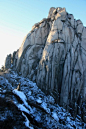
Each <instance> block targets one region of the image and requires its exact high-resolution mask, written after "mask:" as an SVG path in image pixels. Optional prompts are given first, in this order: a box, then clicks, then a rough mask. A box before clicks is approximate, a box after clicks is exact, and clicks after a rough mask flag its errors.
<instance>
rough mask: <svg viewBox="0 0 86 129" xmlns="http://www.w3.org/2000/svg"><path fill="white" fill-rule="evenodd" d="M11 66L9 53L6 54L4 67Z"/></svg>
mask: <svg viewBox="0 0 86 129" xmlns="http://www.w3.org/2000/svg"><path fill="white" fill-rule="evenodd" d="M10 67H11V54H9V55H7V57H6V59H5V69H8V68H10Z"/></svg>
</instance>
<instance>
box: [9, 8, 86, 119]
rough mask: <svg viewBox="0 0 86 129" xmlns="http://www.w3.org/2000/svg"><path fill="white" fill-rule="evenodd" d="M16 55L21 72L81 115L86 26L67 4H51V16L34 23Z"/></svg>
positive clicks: (84, 90)
mask: <svg viewBox="0 0 86 129" xmlns="http://www.w3.org/2000/svg"><path fill="white" fill-rule="evenodd" d="M14 58H15V59H14V60H13V64H15V65H14V66H15V67H16V69H17V71H18V72H19V73H21V74H22V75H23V76H24V77H28V78H30V79H31V80H33V81H35V82H36V83H37V85H38V86H39V87H40V88H41V89H42V90H43V91H44V92H46V93H48V94H51V95H52V96H53V97H54V98H55V100H56V101H57V102H58V103H59V104H60V105H61V106H64V107H65V108H67V110H69V111H70V108H69V107H71V108H72V111H70V112H71V113H72V114H74V113H75V116H76V115H77V113H78V114H79V115H81V113H80V112H81V111H82V103H84V102H86V27H84V26H83V24H82V22H81V21H80V20H75V19H74V16H73V15H72V14H68V13H67V12H66V9H65V8H56V9H55V8H54V7H52V8H50V11H49V15H48V18H46V19H43V20H42V21H41V22H39V23H38V24H35V25H34V27H33V30H32V31H31V32H30V33H29V34H28V35H27V36H26V37H25V40H24V41H23V43H22V45H21V47H20V49H19V50H18V51H17V52H16V54H15V56H14ZM14 61H15V63H14ZM8 62H10V60H9V61H8ZM9 66H10V65H9ZM85 111H86V108H85V110H84V111H83V112H85ZM76 112H77V113H76ZM83 119H84V121H85V116H84V113H83Z"/></svg>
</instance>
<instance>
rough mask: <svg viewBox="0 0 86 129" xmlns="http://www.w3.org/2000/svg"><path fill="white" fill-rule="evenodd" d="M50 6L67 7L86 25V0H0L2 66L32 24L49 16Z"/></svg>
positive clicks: (0, 53)
mask: <svg viewBox="0 0 86 129" xmlns="http://www.w3.org/2000/svg"><path fill="white" fill-rule="evenodd" d="M50 7H65V8H66V10H67V12H68V13H71V14H73V15H74V18H75V19H81V21H82V22H83V25H84V26H86V0H0V67H1V66H2V65H3V64H4V60H5V57H6V56H7V54H10V53H13V51H15V50H17V49H18V48H19V47H20V46H21V44H22V41H23V39H24V37H25V35H26V34H27V33H28V32H29V31H30V30H31V28H32V26H33V25H34V24H35V23H37V22H39V21H40V20H42V19H43V18H46V17H47V16H48V12H49V9H50Z"/></svg>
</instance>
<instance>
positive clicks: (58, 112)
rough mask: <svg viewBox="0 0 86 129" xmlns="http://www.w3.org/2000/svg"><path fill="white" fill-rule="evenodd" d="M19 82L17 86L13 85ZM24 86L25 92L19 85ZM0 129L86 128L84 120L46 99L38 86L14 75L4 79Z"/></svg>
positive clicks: (0, 86)
mask: <svg viewBox="0 0 86 129" xmlns="http://www.w3.org/2000/svg"><path fill="white" fill-rule="evenodd" d="M13 82H15V83H13ZM19 83H21V85H20V88H21V90H17V89H16V87H17V85H18V84H19ZM0 127H1V128H2V129H8V128H11V129H15V128H16V129H18V128H21V129H57V128H59V129H74V128H77V129H78V128H82V129H85V128H86V124H85V123H84V122H83V120H82V119H81V117H80V116H78V115H77V117H76V118H75V119H74V118H73V117H72V116H71V114H70V113H68V112H66V110H65V109H64V108H62V107H60V106H59V105H58V104H56V103H55V100H54V98H53V97H52V96H50V95H45V94H44V93H43V92H42V91H41V90H40V89H39V88H38V87H37V86H36V84H35V83H33V82H31V81H30V80H29V79H27V78H23V77H22V76H19V75H18V74H16V73H15V72H13V71H10V72H6V73H4V74H3V75H1V76H0Z"/></svg>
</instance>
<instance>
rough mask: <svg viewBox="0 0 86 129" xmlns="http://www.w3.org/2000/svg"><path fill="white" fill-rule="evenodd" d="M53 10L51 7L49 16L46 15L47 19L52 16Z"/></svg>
mask: <svg viewBox="0 0 86 129" xmlns="http://www.w3.org/2000/svg"><path fill="white" fill-rule="evenodd" d="M54 10H55V8H54V7H51V8H50V10H49V14H48V18H49V17H51V16H52V14H53V11H54Z"/></svg>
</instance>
